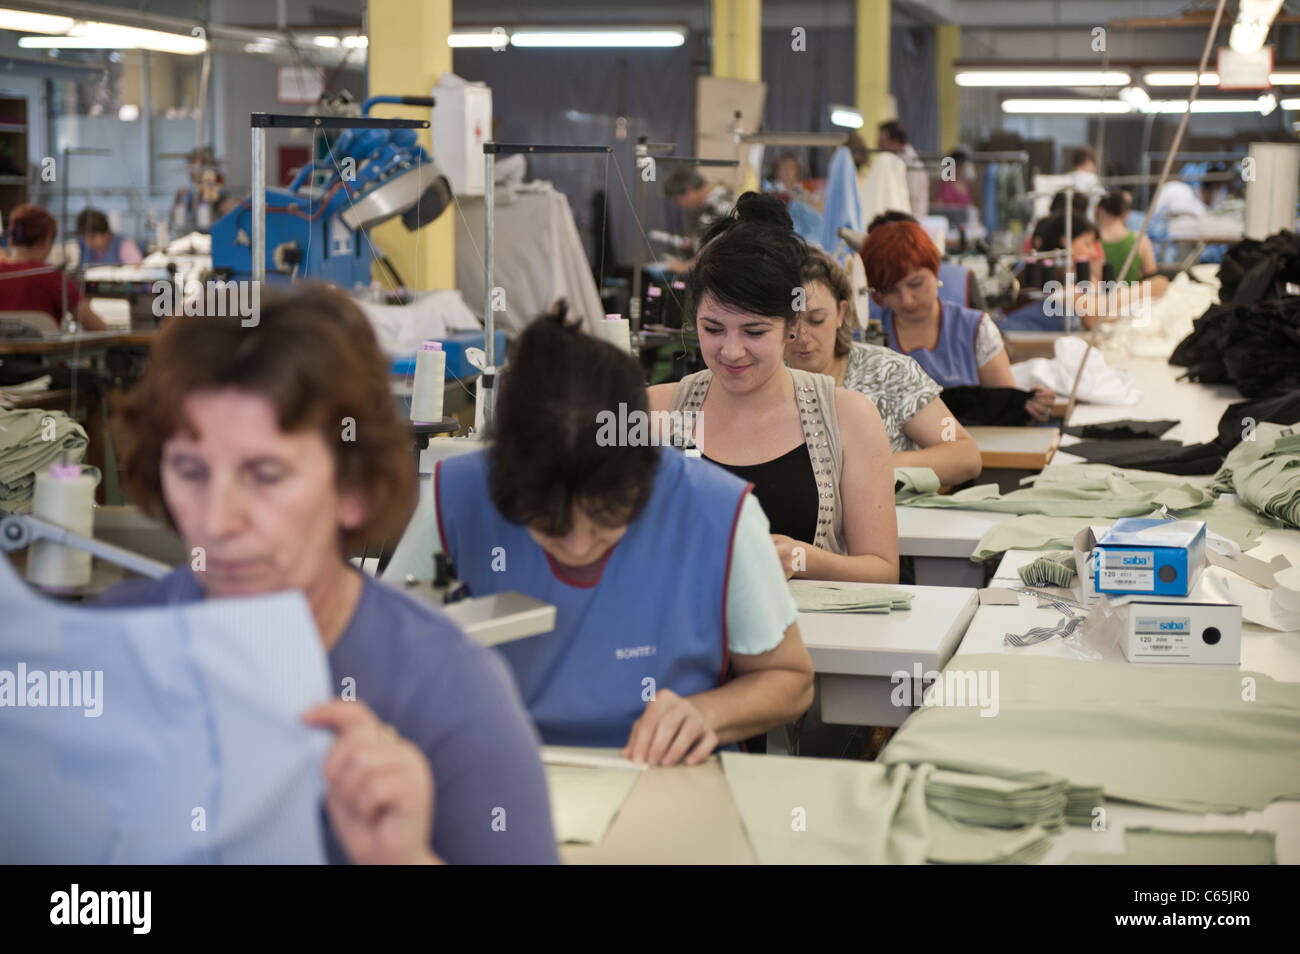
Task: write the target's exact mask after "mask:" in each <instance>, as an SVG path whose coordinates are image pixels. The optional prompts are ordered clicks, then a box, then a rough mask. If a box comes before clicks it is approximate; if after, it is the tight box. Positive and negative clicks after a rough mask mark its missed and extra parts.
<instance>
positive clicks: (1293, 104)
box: [1278, 99, 1300, 109]
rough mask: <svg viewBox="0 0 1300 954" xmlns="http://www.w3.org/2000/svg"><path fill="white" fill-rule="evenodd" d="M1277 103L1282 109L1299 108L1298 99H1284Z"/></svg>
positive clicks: (1299, 100) (1299, 101)
mask: <svg viewBox="0 0 1300 954" xmlns="http://www.w3.org/2000/svg"><path fill="white" fill-rule="evenodd" d="M1278 105H1279V106H1281V107H1282V108H1283V109H1300V99H1284V100H1282V102H1280V103H1278Z"/></svg>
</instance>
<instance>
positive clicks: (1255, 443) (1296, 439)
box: [1213, 422, 1300, 528]
mask: <svg viewBox="0 0 1300 954" xmlns="http://www.w3.org/2000/svg"><path fill="white" fill-rule="evenodd" d="M1213 485H1214V487H1215V489H1217V490H1222V491H1225V492H1230V493H1233V494H1236V496H1237V497H1238V498H1240V499H1241V500H1242V501H1243V502H1244V503H1245V504H1246V505H1247V506H1250V507H1253V508H1254V509H1256V510H1258V511H1260V512H1261V513H1264V514H1267V515H1268V516H1270V517H1274V518H1276V519H1277V520H1279V521H1281V522H1282V523H1283V524H1285V525H1286V526H1288V527H1296V528H1300V433H1296V429H1295V427H1294V426H1283V425H1281V424H1270V423H1268V422H1264V423H1262V424H1260V425H1259V426H1258V427H1256V428H1255V430H1254V432H1253V433H1252V434H1251V435H1250V437H1249V439H1247V440H1243V441H1242V442H1241V443H1240V444H1238V445H1237V446H1236V447H1234V448H1233V449H1232V450H1231V451H1230V452H1229V453H1228V456H1227V457H1225V458H1224V460H1223V466H1222V467H1220V468H1219V471H1218V473H1216V474H1215V475H1214V482H1213Z"/></svg>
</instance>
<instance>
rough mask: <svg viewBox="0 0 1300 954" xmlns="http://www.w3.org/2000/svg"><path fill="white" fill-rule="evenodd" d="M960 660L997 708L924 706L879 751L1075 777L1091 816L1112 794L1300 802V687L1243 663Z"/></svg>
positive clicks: (1143, 800)
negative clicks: (992, 711)
mask: <svg viewBox="0 0 1300 954" xmlns="http://www.w3.org/2000/svg"><path fill="white" fill-rule="evenodd" d="M948 668H949V669H955V670H958V671H960V672H962V673H973V672H981V673H987V676H984V677H981V678H986V679H987V682H988V684H989V685H990V686H991V687H992V690H993V692H994V693H995V694H996V700H997V703H998V707H997V709H996V715H995V716H992V717H987V716H985V715H984V714H983V713H984V712H985V711H987V710H986V709H984V708H980V707H976V706H940V705H934V706H926V707H923V708H921V709H919V710H918V711H917V712H915V713H914V714H913V715H912V716H910V717H909V718H908V720H907V721H906V722H905V723H904V724H903V726H902V728H901V729H899V731H898V733H897V734H896V735H895V736H894V738H893V739H892V740H891V741H890V743H889V744H888V745H887V746H886V747H885V750H884V752H882V753H881V757H880V760H879V761H882V762H884V763H885V764H887V765H896V764H899V763H906V764H909V765H921V764H932V765H934V766H935V767H936V768H941V769H949V770H954V771H961V772H973V773H977V774H981V775H996V776H1000V777H1003V778H1009V779H1015V780H1024V781H1033V782H1045V781H1046V782H1050V781H1058V780H1060V781H1065V782H1068V783H1069V785H1070V786H1071V788H1072V789H1077V790H1079V791H1071V792H1070V796H1071V805H1068V806H1067V819H1069V820H1077V821H1079V822H1085V821H1087V820H1088V818H1089V817H1090V815H1091V809H1092V808H1093V807H1095V806H1096V805H1097V804H1099V801H1100V797H1101V795H1102V794H1104V796H1105V797H1106V798H1110V799H1118V800H1121V801H1131V802H1136V803H1140V804H1144V805H1154V806H1157V807H1161V808H1170V809H1174V810H1178V811H1190V812H1234V811H1242V810H1247V809H1252V810H1258V809H1262V808H1264V807H1265V806H1266V805H1268V804H1269V803H1270V802H1272V801H1274V800H1277V799H1300V759H1297V758H1296V753H1297V752H1300V684H1294V683H1283V682H1277V681H1275V680H1273V679H1271V678H1270V677H1268V676H1266V675H1263V674H1261V673H1252V672H1243V671H1241V670H1237V669H1221V668H1201V667H1195V666H1178V665H1169V666H1155V665H1152V666H1135V665H1132V664H1129V663H1124V662H1118V663H1109V662H1086V661H1080V660H1072V659H1056V658H1050V657H1042V656H1036V657H1035V656H1009V655H1000V654H989V655H984V654H962V655H958V656H956V657H954V659H953V660H952V661H951V662H950V663H949V665H948ZM1088 786H1094V787H1095V788H1094V789H1093V791H1092V792H1088V791H1083V790H1082V789H1084V788H1086V787H1088ZM1097 789H1100V791H1097ZM1070 816H1073V818H1072V819H1071V818H1070Z"/></svg>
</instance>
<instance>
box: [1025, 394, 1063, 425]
mask: <svg viewBox="0 0 1300 954" xmlns="http://www.w3.org/2000/svg"><path fill="white" fill-rule="evenodd" d="M1055 404H1056V392H1055V391H1053V390H1052V389H1051V388H1042V387H1039V388H1034V396H1033V397H1031V398H1030V399H1029V400H1028V401H1026V402H1025V410H1026V411H1028V412H1029V416H1030V417H1032V418H1033V419H1034V420H1035V421H1045V420H1047V419H1048V418H1049V417H1051V416H1052V408H1053V407H1054V406H1055Z"/></svg>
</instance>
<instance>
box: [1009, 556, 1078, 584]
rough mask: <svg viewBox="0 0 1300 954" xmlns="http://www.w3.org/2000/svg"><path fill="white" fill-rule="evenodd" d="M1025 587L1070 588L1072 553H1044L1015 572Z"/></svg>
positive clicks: (1071, 580) (1072, 571) (1072, 565)
mask: <svg viewBox="0 0 1300 954" xmlns="http://www.w3.org/2000/svg"><path fill="white" fill-rule="evenodd" d="M1016 572H1017V573H1019V574H1020V579H1021V581H1022V582H1023V583H1024V584H1025V586H1056V587H1061V588H1065V587H1070V586H1073V585H1074V577H1075V575H1076V574H1075V568H1074V551H1073V550H1066V551H1064V552H1061V553H1044V554H1043V555H1042V556H1040V557H1038V558H1037V559H1035V560H1033V561H1032V562H1030V563H1026V564H1025V565H1024V566H1022V567H1019V568H1018V569H1017V570H1016Z"/></svg>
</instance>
